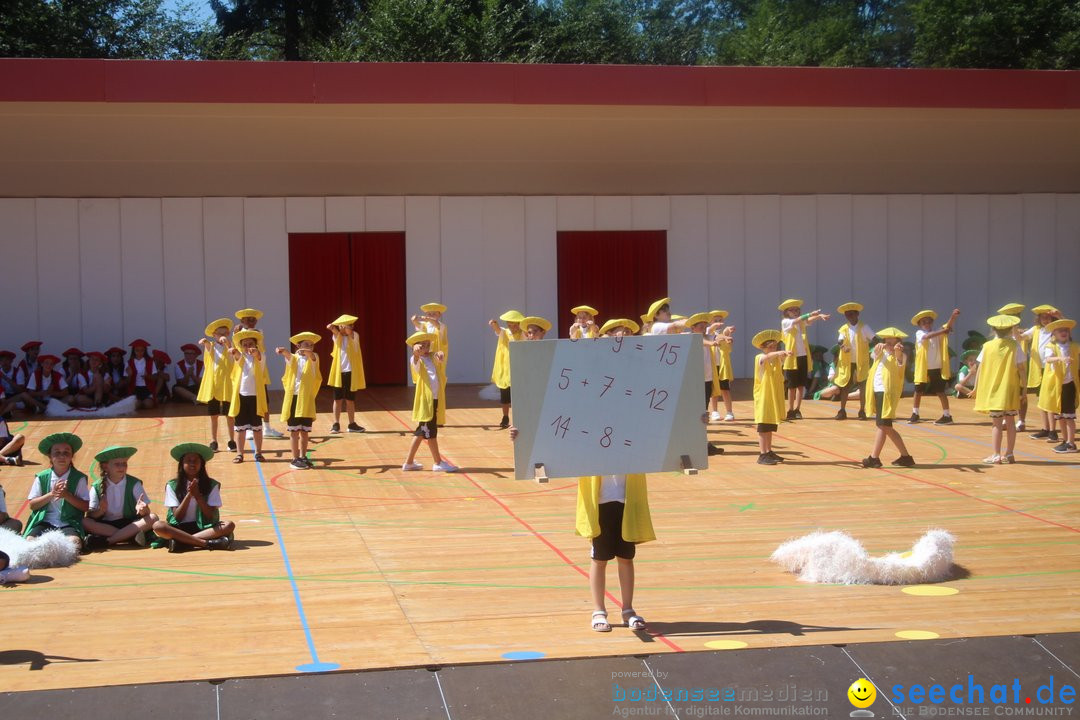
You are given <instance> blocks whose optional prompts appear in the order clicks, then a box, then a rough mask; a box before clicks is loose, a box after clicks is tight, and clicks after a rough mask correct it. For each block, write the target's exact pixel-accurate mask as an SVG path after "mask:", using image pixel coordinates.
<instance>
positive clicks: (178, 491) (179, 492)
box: [165, 479, 221, 530]
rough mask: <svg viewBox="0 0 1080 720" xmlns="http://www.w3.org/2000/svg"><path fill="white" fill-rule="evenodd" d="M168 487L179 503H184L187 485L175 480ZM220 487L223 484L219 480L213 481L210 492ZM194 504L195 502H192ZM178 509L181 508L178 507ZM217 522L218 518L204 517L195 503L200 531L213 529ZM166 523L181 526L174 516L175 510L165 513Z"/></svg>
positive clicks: (168, 483)
mask: <svg viewBox="0 0 1080 720" xmlns="http://www.w3.org/2000/svg"><path fill="white" fill-rule="evenodd" d="M166 485H168V486H169V487H171V488H172V490H173V494H174V495H175V496H176V501H177V502H181V501H183V499H184V496H185V495H187V485H186V484H182V483H181V482H180V481H179V480H175V479H174V480H170V481H169V482H167V483H166ZM219 485H221V483H219V482H218V481H217V480H211V481H210V490H211V491H213V489H214V488H216V487H218V486H219ZM192 502H195V501H194V500H192ZM177 507H180V506H179V505H177ZM217 521H218V519H217V518H216V517H211V518H208V517H206V516H205V515H203V511H202V508H201V507H199V504H198V503H195V524H196V525H198V526H199V529H200V530H205V529H207V528H210V527H213V526H214V523H216V522H217ZM165 522H167V523H169V524H170V525H179V524H180V521H179V520H177V519H176V515H174V514H173V508H168V512H167V513H165Z"/></svg>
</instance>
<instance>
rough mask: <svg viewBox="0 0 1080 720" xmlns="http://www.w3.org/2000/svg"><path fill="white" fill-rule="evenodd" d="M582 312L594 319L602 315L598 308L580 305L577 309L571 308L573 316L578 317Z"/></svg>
mask: <svg viewBox="0 0 1080 720" xmlns="http://www.w3.org/2000/svg"><path fill="white" fill-rule="evenodd" d="M580 312H584V313H589V314H590V315H592V316H593V317H596V316H597V315H599V314H600V311H598V310H597V309H596V308H593V307H589V306H588V305H578V306H577V307H573V308H570V314H571V315H577V314H578V313H580Z"/></svg>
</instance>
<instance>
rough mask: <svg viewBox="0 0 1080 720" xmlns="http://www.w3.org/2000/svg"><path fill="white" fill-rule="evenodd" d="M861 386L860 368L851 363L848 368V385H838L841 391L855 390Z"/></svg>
mask: <svg viewBox="0 0 1080 720" xmlns="http://www.w3.org/2000/svg"><path fill="white" fill-rule="evenodd" d="M858 384H859V366H858V365H856V364H855V363H851V365H849V366H848V380H847V385H838V386H837V387H839V388H840V389H841V390H854V389H855V388H856V387H857V386H858Z"/></svg>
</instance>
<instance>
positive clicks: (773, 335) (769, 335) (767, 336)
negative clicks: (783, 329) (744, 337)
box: [750, 330, 783, 350]
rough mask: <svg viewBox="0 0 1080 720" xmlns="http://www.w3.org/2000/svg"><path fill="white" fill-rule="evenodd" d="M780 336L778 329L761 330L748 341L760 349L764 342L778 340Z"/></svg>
mask: <svg viewBox="0 0 1080 720" xmlns="http://www.w3.org/2000/svg"><path fill="white" fill-rule="evenodd" d="M782 337H783V335H781V334H780V331H779V330H762V331H761V332H759V333H758V334H757V335H755V336H754V339H753V340H751V341H750V344H751V345H753V346H754V347H756V348H757V349H758V350H761V349H763V347H762V346H764V345H765V343H767V342H780V339H781V338H782Z"/></svg>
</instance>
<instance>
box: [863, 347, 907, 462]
mask: <svg viewBox="0 0 1080 720" xmlns="http://www.w3.org/2000/svg"><path fill="white" fill-rule="evenodd" d="M877 334H878V337H880V338H881V339H882V340H883V342H880V343H878V344H877V345H876V346H875V347H874V355H873V357H874V364H873V365H872V366H871V367H870V373H869V376H868V377H867V379H866V389H865V390H864V391H863V395H865V396H866V397H872V398H873V399H874V410H875V415H876V422H877V434H876V435H875V436H874V449H873V450H872V451H871V452H870V455H869V457H866V458H863V461H862V466H863V467H865V468H879V467H881V451H882V449H883V448H884V447H885V440H886V439H888V440H891V441H892V443H893V444H894V445H895V446H896V449H897V450H898V451H899V452H900V457H898V458H896V459H895V460H893V462H892V464H893V465H898V466H900V467H914V465H915V459H914V458H913V457H911V454H910V453H908V449H907V446H906V445H904V440H903V438H901V437H900V433H898V432H897V431H896V428H894V427H893V420H895V419H896V408H897V406H898V405H899V404H900V394H901V392H902V391H903V389H904V365H905V364H906V357H907V356H906V355H905V354H904V346H903V344H902V343H901V340H903V339H904V338H906V337H907V333H905V332H903V331H901V330H898V329H896V328H894V327H887V328H885V329H884V330H879V331H878V333H877Z"/></svg>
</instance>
